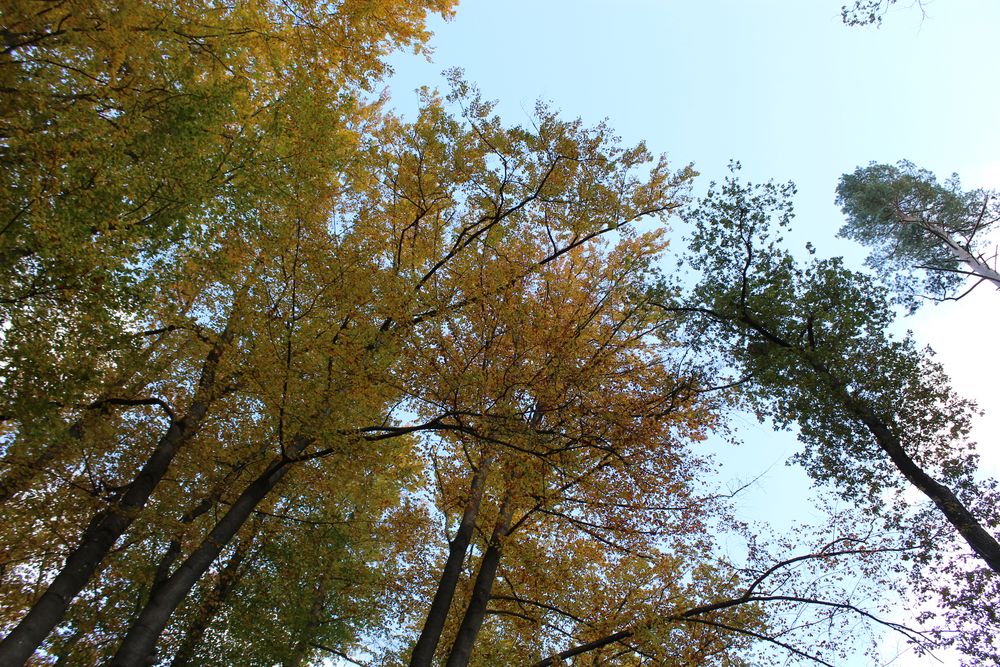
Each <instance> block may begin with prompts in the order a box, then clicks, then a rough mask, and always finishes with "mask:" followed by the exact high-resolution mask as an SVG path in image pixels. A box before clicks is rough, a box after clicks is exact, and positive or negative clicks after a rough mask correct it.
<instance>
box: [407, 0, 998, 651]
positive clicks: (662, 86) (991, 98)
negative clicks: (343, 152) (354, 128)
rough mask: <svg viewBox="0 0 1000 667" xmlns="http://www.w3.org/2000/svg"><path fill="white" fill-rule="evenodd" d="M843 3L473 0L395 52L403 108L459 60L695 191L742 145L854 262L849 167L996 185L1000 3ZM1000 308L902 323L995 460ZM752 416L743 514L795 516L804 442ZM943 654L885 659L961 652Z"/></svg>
mask: <svg viewBox="0 0 1000 667" xmlns="http://www.w3.org/2000/svg"><path fill="white" fill-rule="evenodd" d="M841 1H842V0H683V1H681V0H618V1H617V2H614V3H612V2H610V1H597V0H575V1H570V0H549V1H547V2H542V1H540V0H535V2H527V1H524V0H504V1H503V2H488V1H486V0H467V1H466V2H465V3H463V4H461V5H460V6H459V7H458V13H457V15H456V17H455V18H454V19H453V20H452V21H450V22H443V21H440V20H435V21H434V22H433V24H432V28H433V30H434V32H435V37H434V38H433V40H432V42H431V44H432V46H433V47H434V49H435V54H434V56H433V61H432V62H425V61H423V60H421V59H419V58H415V57H414V56H412V55H399V56H397V57H395V58H394V59H393V63H394V67H395V69H396V72H397V73H396V76H395V77H394V78H393V79H392V80H391V81H390V84H389V85H390V89H391V93H392V97H393V100H394V101H393V106H395V107H396V108H398V109H400V110H412V109H413V108H414V107H415V105H416V95H415V94H414V93H413V90H414V89H415V88H417V87H419V86H422V85H428V86H431V87H435V86H437V87H440V88H442V89H445V88H446V85H445V83H444V79H443V77H442V76H441V72H442V71H443V70H444V69H446V68H449V67H461V68H463V69H464V70H465V73H466V77H467V78H468V80H469V81H471V82H473V83H475V84H477V85H478V86H479V87H480V88H481V90H482V92H483V95H484V97H486V98H488V99H496V100H499V102H500V104H499V111H500V113H501V115H502V116H503V117H504V118H505V119H506V120H507V121H508V122H509V123H528V122H530V116H531V109H532V108H533V106H534V104H535V101H536V100H538V99H544V100H547V101H549V102H550V103H551V104H552V106H554V107H555V108H558V109H561V110H562V112H563V113H564V114H565V115H566V116H571V117H574V116H580V117H582V118H583V119H584V120H585V121H587V122H589V123H596V122H598V121H600V120H602V119H607V120H608V121H609V123H610V125H611V126H612V127H613V128H615V129H616V131H617V132H618V134H620V135H621V136H622V137H623V138H624V139H625V141H626V142H628V143H632V142H637V141H639V140H645V141H646V142H647V144H648V145H649V147H650V149H651V150H652V151H653V152H654V153H659V152H666V153H667V154H668V155H669V156H670V157H671V160H672V161H673V162H674V164H675V165H676V166H681V165H683V164H686V163H688V162H693V163H694V165H695V168H696V169H697V170H698V171H699V172H701V174H702V176H701V177H700V179H699V181H698V185H697V186H696V190H701V189H704V188H705V187H706V186H707V184H708V182H709V181H710V180H712V179H721V178H723V177H724V176H725V174H726V165H727V164H728V162H729V160H730V159H731V158H733V159H738V160H740V161H741V162H742V163H743V166H744V175H745V176H746V177H748V178H750V179H751V180H758V181H759V180H766V179H769V178H773V179H775V180H779V181H784V180H793V181H795V183H796V184H797V185H798V191H799V195H798V197H797V199H796V204H797V212H798V215H797V224H796V227H797V229H798V230H799V231H798V234H797V236H796V237H795V238H796V240H797V242H800V243H804V241H805V240H806V239H808V240H811V241H812V242H813V243H814V244H815V245H816V247H817V249H818V251H819V253H820V254H822V255H834V254H836V255H847V256H848V257H849V258H853V259H854V260H856V261H858V262H860V259H861V257H862V256H863V255H862V253H861V252H860V251H859V249H858V248H857V247H855V246H853V245H852V244H850V243H848V242H846V241H843V240H839V239H835V238H834V235H835V234H836V231H837V229H838V227H839V226H840V224H841V215H840V212H839V211H838V210H837V207H836V206H835V205H834V203H833V198H834V188H835V187H836V183H837V180H838V178H839V177H840V175H841V174H843V173H844V172H848V171H853V169H854V168H855V167H857V166H859V165H864V164H867V163H868V162H869V161H872V160H875V161H880V162H886V161H888V162H895V161H896V160H899V159H903V158H906V159H909V160H912V161H914V162H915V163H917V164H918V165H920V166H922V167H924V168H927V169H930V170H932V171H934V172H936V173H937V174H938V175H939V176H940V177H944V176H946V175H948V174H950V173H952V172H957V173H959V174H960V175H961V176H962V179H963V182H964V183H965V184H966V185H967V186H978V187H994V188H997V187H1000V134H998V132H997V126H996V119H997V117H998V115H1000V114H998V110H1000V50H998V49H997V48H996V47H997V35H998V34H1000V2H997V0H932V1H930V2H927V1H926V0H925V3H924V5H925V9H926V16H923V15H922V13H921V11H920V9H919V8H918V7H915V6H914V7H911V6H909V0H900V4H899V6H898V7H897V8H895V9H894V10H893V11H891V12H890V13H889V14H888V15H887V16H886V18H885V20H884V23H883V25H882V27H881V28H880V29H874V28H848V27H845V26H844V25H843V24H842V23H841V21H840V4H841ZM675 226H680V223H679V222H677V223H675ZM998 306H1000V294H996V293H995V291H992V290H989V288H985V287H983V288H980V291H978V293H976V294H974V295H973V297H972V298H970V299H969V300H965V301H962V302H960V303H958V304H949V305H946V306H939V307H927V308H924V309H923V310H922V311H921V312H920V313H919V314H918V315H917V316H915V317H912V318H907V319H906V320H904V321H903V322H902V323H901V325H900V330H901V331H902V330H903V329H905V328H911V329H913V330H914V332H915V334H916V336H917V338H918V339H919V340H921V341H923V342H925V343H928V344H931V345H932V346H933V347H934V348H935V349H936V350H938V352H939V356H938V359H939V360H940V361H941V362H942V363H944V364H945V367H946V368H947V369H948V371H949V372H950V373H951V374H952V375H953V377H954V379H955V384H956V386H958V387H959V389H960V390H962V391H963V393H965V394H966V395H972V396H976V397H977V399H978V400H979V402H980V405H981V407H983V408H984V409H985V410H986V412H987V415H986V417H985V418H984V419H983V420H982V421H981V423H980V424H979V426H978V428H977V436H978V438H979V441H980V443H981V447H982V448H983V449H984V453H985V456H984V459H985V462H986V465H987V467H988V468H989V469H990V470H991V471H992V472H993V474H998V473H1000V453H998V451H1000V448H998V447H997V446H996V444H995V439H994V438H993V435H994V434H995V433H997V432H998V431H1000V419H998V415H1000V396H996V397H995V396H994V394H996V393H998V392H995V391H994V390H993V387H994V386H995V381H996V378H998V377H1000V363H998V362H1000V360H998V359H997V356H998V355H996V354H995V353H993V350H995V349H996V343H995V340H994V339H995V338H996V332H997V331H998V330H1000V328H998V326H1000V321H998V318H997V316H996V315H994V313H1000V308H998ZM741 424H742V426H741V433H742V434H743V436H744V437H745V439H746V444H745V445H744V446H743V447H741V448H740V449H739V450H738V451H736V452H733V451H726V452H725V453H724V457H723V463H724V464H725V465H726V466H727V467H729V469H731V470H734V471H737V470H738V471H742V473H740V474H737V473H735V472H734V473H733V477H741V478H743V479H745V478H749V477H753V476H754V475H756V474H757V473H761V472H765V471H767V470H770V472H768V473H767V477H766V478H765V479H764V480H763V482H762V483H761V484H760V485H759V486H758V487H757V489H756V490H755V491H754V492H753V493H751V494H749V495H748V496H747V498H746V499H745V507H746V512H747V514H748V516H751V517H754V518H760V517H767V518H769V519H772V520H775V521H777V522H779V523H780V522H782V521H785V520H788V519H789V518H790V517H791V516H792V514H793V510H792V509H791V508H802V507H808V506H807V504H803V503H802V502H801V496H802V494H804V493H806V492H807V488H808V483H807V482H806V481H804V479H803V478H802V477H801V475H799V474H797V473H796V471H794V470H787V469H785V468H784V466H783V465H782V463H783V462H784V460H785V459H786V458H787V456H788V455H789V454H790V453H791V452H792V451H793V450H794V448H795V443H794V440H793V439H791V438H789V437H788V436H787V434H786V435H785V436H778V437H776V436H774V435H773V434H772V433H771V432H770V431H769V430H768V429H767V428H766V427H762V426H759V425H757V424H755V423H753V422H752V421H751V420H742V421H741ZM723 474H724V475H725V474H726V473H723ZM775 488H782V489H783V490H784V493H777V492H776V491H775ZM940 657H941V659H942V660H943V662H937V661H933V660H924V661H921V660H917V659H915V658H914V657H913V656H911V655H905V656H902V657H900V658H899V659H898V660H896V661H895V662H893V663H892V664H893V665H894V666H895V667H909V666H911V665H925V664H926V665H930V664H935V665H941V664H944V665H948V664H952V661H951V659H950V658H949V657H948V656H947V655H941V656H940ZM852 664H859V665H861V664H867V663H866V662H865V661H862V660H859V661H858V662H857V663H852Z"/></svg>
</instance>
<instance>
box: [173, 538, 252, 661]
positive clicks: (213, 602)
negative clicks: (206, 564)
mask: <svg viewBox="0 0 1000 667" xmlns="http://www.w3.org/2000/svg"><path fill="white" fill-rule="evenodd" d="M256 536H257V535H256V531H255V532H254V534H253V535H248V536H247V537H246V539H243V540H240V543H239V544H238V545H237V546H236V549H235V550H234V551H233V554H232V555H231V556H230V557H229V560H227V561H226V564H225V566H224V567H223V568H222V572H220V573H219V576H218V578H217V579H216V581H215V585H214V586H213V587H212V590H211V591H210V592H209V593H208V595H206V596H205V600H204V601H203V602H202V605H201V608H200V609H199V610H198V614H197V615H196V616H195V617H194V619H192V620H191V622H190V623H189V624H188V626H187V628H186V629H185V631H184V640H183V641H182V642H181V645H180V648H178V649H177V653H175V654H174V659H173V660H171V662H170V667H187V666H188V665H190V664H192V663H191V661H192V659H193V658H194V652H195V649H197V648H198V645H199V644H200V643H201V640H202V638H203V637H204V636H205V631H206V630H208V626H209V625H211V623H212V620H213V619H214V618H215V616H216V614H218V613H219V609H221V608H222V605H223V603H224V602H225V601H226V598H227V597H228V596H229V594H230V593H231V592H232V590H233V589H234V588H235V587H236V584H238V583H239V580H240V578H241V577H242V576H243V572H244V571H245V570H244V569H242V567H243V563H244V562H245V561H246V558H247V554H249V553H250V547H252V546H253V542H254V539H255V538H256Z"/></svg>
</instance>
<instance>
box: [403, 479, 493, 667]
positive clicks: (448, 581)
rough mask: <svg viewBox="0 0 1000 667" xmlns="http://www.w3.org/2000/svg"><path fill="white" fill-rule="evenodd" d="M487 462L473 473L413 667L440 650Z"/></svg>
mask: <svg viewBox="0 0 1000 667" xmlns="http://www.w3.org/2000/svg"><path fill="white" fill-rule="evenodd" d="M487 465H488V462H487V461H485V460H484V461H483V462H482V463H481V464H480V466H479V469H478V470H476V472H475V474H473V476H472V483H471V484H470V485H469V499H468V501H467V502H466V503H465V511H464V512H463V513H462V520H461V522H460V523H459V525H458V530H457V531H456V532H455V537H454V538H453V539H452V540H451V541H449V542H448V560H447V561H445V565H444V570H443V571H442V572H441V578H440V580H439V581H438V587H437V591H436V592H435V593H434V600H433V601H432V602H431V608H430V610H429V611H428V612H427V620H426V621H424V627H423V629H422V630H421V631H420V638H419V639H417V644H416V646H415V647H414V648H413V655H412V656H410V667H430V665H431V661H432V660H433V659H434V651H435V650H437V645H438V642H439V641H440V640H441V632H442V630H444V623H445V621H446V620H447V618H448V610H449V609H451V601H452V599H454V597H455V589H456V588H457V587H458V580H459V578H460V577H461V576H462V569H463V565H464V563H465V554H466V553H467V552H468V550H469V543H470V542H471V541H472V532H473V530H474V529H475V527H476V518H477V517H478V516H479V505H480V503H481V502H482V499H483V489H484V488H485V486H486V485H485V482H486V466H487Z"/></svg>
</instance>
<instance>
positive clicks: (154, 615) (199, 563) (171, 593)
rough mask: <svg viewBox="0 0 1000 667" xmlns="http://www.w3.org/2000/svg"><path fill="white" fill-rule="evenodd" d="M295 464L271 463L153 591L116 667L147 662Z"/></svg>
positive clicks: (297, 448)
mask: <svg viewBox="0 0 1000 667" xmlns="http://www.w3.org/2000/svg"><path fill="white" fill-rule="evenodd" d="M310 442H311V440H309V439H307V438H304V437H302V436H299V437H298V438H296V441H295V443H294V444H293V446H292V447H290V448H289V451H288V452H287V456H289V457H294V456H295V455H297V454H298V453H300V452H301V451H302V450H304V449H305V448H306V447H307V446H308V445H309V444H310ZM292 464H293V461H292V460H289V458H280V459H275V460H274V461H272V462H271V463H270V465H268V466H267V468H265V469H264V472H262V473H261V474H260V475H259V476H258V477H257V478H256V479H255V480H254V481H253V482H251V483H250V485H249V486H247V488H246V489H244V491H243V493H241V494H240V496H239V498H237V499H236V501H235V502H234V503H233V504H232V506H231V507H230V508H229V511H228V512H226V514H225V516H223V517H222V519H220V520H219V522H218V523H217V524H215V527H214V528H212V530H211V531H210V532H209V533H208V535H207V536H206V537H205V539H204V540H202V542H201V544H200V545H199V546H198V548H197V549H195V550H194V551H193V552H192V553H191V555H190V556H188V557H187V559H186V560H185V561H184V562H183V563H181V565H180V567H178V568H177V570H176V571H175V572H174V573H173V574H171V575H170V576H169V577H168V578H167V579H166V580H165V581H164V582H163V583H162V584H161V585H160V586H159V587H158V588H157V590H156V591H154V593H153V594H152V595H151V596H150V598H149V602H147V603H146V606H145V607H144V608H143V610H142V612H141V613H140V614H139V618H138V619H137V620H136V621H135V623H133V624H132V627H131V628H129V631H128V633H127V634H126V635H125V639H124V641H123V642H122V645H121V646H120V647H119V648H118V652H117V653H116V654H115V657H114V658H113V659H112V661H111V665H112V666H113V667H126V666H129V667H139V666H140V665H144V664H145V663H146V659H147V658H148V657H149V656H150V655H151V654H152V653H153V650H154V649H155V647H156V641H157V640H158V639H159V637H160V634H161V633H162V632H163V629H164V628H165V627H166V626H167V622H168V621H169V620H170V616H171V615H172V614H173V612H174V610H175V609H176V608H177V606H178V605H179V604H180V603H181V601H182V600H184V598H185V597H187V595H188V593H190V592H191V589H192V588H193V587H194V585H195V584H196V583H198V580H199V579H201V576H202V575H203V574H205V572H206V571H207V570H208V568H209V566H211V564H212V563H213V562H214V561H215V559H216V558H217V557H218V555H219V553H220V552H221V551H222V549H223V548H225V546H226V545H227V544H229V542H230V541H231V540H232V539H233V537H234V536H235V535H236V533H237V532H238V531H239V529H240V528H242V527H243V524H244V523H246V521H247V519H249V518H250V515H251V514H252V513H253V511H254V509H255V508H256V507H257V505H258V504H260V502H261V501H262V500H263V499H264V498H265V497H266V496H267V494H268V493H269V492H270V491H271V489H273V488H274V487H275V486H276V485H277V484H278V482H280V481H281V479H282V478H283V477H284V476H285V475H286V474H287V472H288V470H289V469H290V468H291V466H292Z"/></svg>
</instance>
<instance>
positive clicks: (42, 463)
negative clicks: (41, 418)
mask: <svg viewBox="0 0 1000 667" xmlns="http://www.w3.org/2000/svg"><path fill="white" fill-rule="evenodd" d="M172 330H173V329H171V331H172ZM162 340H163V339H162V338H157V339H155V340H154V341H152V342H151V343H150V344H149V346H148V347H147V348H146V349H145V350H143V352H142V353H141V356H140V358H139V359H138V360H135V361H133V362H132V364H133V367H142V366H144V365H146V364H148V362H149V360H150V358H151V357H152V356H153V354H154V353H155V352H156V351H157V350H158V349H159V348H160V346H161V343H162ZM134 375H135V373H132V374H120V375H119V376H118V377H117V378H116V379H114V380H113V381H112V382H110V383H109V385H108V387H107V389H106V390H105V391H104V392H103V394H102V396H101V398H99V399H98V400H96V401H94V403H93V405H92V406H91V407H92V408H93V407H95V406H99V405H101V404H103V403H106V402H107V401H108V399H111V398H114V397H116V396H120V395H122V393H124V394H125V395H126V396H135V395H136V394H138V393H139V392H141V391H143V390H144V389H145V388H146V386H148V383H145V382H141V381H140V382H138V383H133V384H132V385H131V386H126V385H128V380H129V377H131V376H134ZM94 412H95V410H91V409H88V410H86V411H85V412H84V414H83V415H81V416H80V418H79V419H77V420H76V421H75V422H74V423H73V424H72V425H71V426H69V428H67V429H66V433H65V435H64V436H62V437H58V438H56V439H54V440H51V441H49V442H47V443H46V444H45V445H44V446H43V447H42V448H41V451H39V452H37V453H35V454H34V455H32V456H24V457H23V458H22V460H20V461H18V460H17V459H18V458H21V457H12V459H8V460H7V461H5V462H4V464H5V465H6V466H7V467H8V469H7V470H5V471H4V473H3V474H2V475H0V505H2V504H4V503H6V502H7V501H8V500H10V499H11V497H13V496H14V495H15V494H18V493H20V492H21V491H25V490H26V489H27V488H28V487H29V486H30V485H31V483H32V482H34V481H35V479H37V478H38V476H39V475H40V474H41V473H42V472H44V471H45V469H46V468H48V467H49V466H50V465H51V464H52V463H53V462H55V461H58V460H59V459H61V458H62V457H63V455H64V454H65V453H66V452H67V450H72V449H76V448H78V445H77V443H79V442H80V441H81V440H82V439H83V438H84V436H85V435H86V433H87V431H88V430H89V429H91V428H93V424H94V423H95V422H97V421H99V420H100V418H101V417H100V416H99V415H98V414H94ZM98 412H99V411H98Z"/></svg>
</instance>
